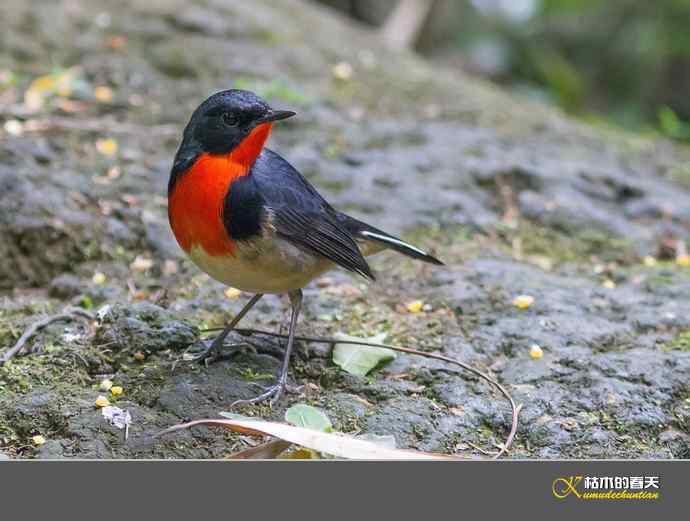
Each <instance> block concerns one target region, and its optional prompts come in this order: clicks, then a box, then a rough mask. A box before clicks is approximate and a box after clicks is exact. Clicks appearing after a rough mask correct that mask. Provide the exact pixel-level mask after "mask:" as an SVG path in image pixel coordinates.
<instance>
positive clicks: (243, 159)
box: [228, 123, 273, 169]
mask: <svg viewBox="0 0 690 521" xmlns="http://www.w3.org/2000/svg"><path fill="white" fill-rule="evenodd" d="M272 127H273V124H272V123H262V124H261V125H257V126H256V127H254V129H252V131H251V132H250V133H249V134H248V135H247V137H245V138H244V139H243V140H242V141H241V142H240V144H239V145H237V146H236V147H235V148H234V149H233V150H232V151H231V152H230V153H229V154H228V161H230V162H232V163H236V164H239V165H243V166H245V167H246V168H247V169H249V167H251V166H252V164H253V163H254V161H256V158H257V157H258V156H259V154H260V153H261V149H263V147H264V144H265V143H266V140H267V139H268V136H270V135H271V128H272Z"/></svg>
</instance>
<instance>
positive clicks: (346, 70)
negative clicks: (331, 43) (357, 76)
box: [333, 62, 354, 81]
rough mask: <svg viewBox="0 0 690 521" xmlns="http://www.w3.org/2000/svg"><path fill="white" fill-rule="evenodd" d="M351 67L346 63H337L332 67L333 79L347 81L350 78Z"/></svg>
mask: <svg viewBox="0 0 690 521" xmlns="http://www.w3.org/2000/svg"><path fill="white" fill-rule="evenodd" d="M353 72H354V70H353V69H352V65H350V64H349V63H348V62H338V63H336V64H335V65H334V66H333V77H334V78H335V79H336V80H340V81H348V80H350V79H351V78H352V73H353Z"/></svg>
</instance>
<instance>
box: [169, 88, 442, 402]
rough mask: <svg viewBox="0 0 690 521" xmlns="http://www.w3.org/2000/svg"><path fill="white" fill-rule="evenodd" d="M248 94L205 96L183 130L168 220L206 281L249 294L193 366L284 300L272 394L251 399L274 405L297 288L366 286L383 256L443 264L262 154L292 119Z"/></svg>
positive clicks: (290, 340)
mask: <svg viewBox="0 0 690 521" xmlns="http://www.w3.org/2000/svg"><path fill="white" fill-rule="evenodd" d="M295 115H296V113H295V112H293V111H291V110H276V109H273V108H271V107H270V106H269V104H268V103H267V102H266V101H265V100H264V99H262V98H261V97H259V96H258V95H256V94H254V93H253V92H251V91H247V90H241V89H230V90H224V91H221V92H217V93H215V94H213V95H211V96H210V97H209V98H208V99H206V100H205V101H204V102H203V103H201V104H200V105H199V106H198V108H197V109H196V110H195V111H194V112H193V114H192V116H191V118H190V120H189V122H188V124H187V126H186V127H185V128H184V131H183V134H182V140H181V143H180V145H179V148H178V150H177V153H176V154H175V158H174V161H173V165H172V168H171V171H170V178H169V182H168V219H169V222H170V226H171V228H172V231H173V234H174V235H175V238H176V239H177V242H178V244H179V245H180V247H181V248H182V249H183V250H184V251H185V253H186V254H187V255H188V257H189V258H190V259H191V260H192V261H193V262H194V264H196V266H197V267H198V268H200V269H201V270H202V271H204V272H206V273H207V274H208V275H209V276H210V277H212V278H213V279H215V280H217V281H219V282H221V283H223V284H225V285H228V286H230V287H234V288H237V289H239V290H241V291H244V292H248V293H251V294H253V296H252V297H251V298H250V299H249V301H248V302H247V303H246V304H245V306H244V307H243V308H242V309H241V310H240V312H239V313H238V314H237V315H235V316H234V317H233V318H232V320H230V321H229V322H228V323H227V325H226V326H225V328H224V329H223V331H222V332H221V333H220V334H219V335H218V336H217V337H216V338H215V339H214V340H213V342H212V343H210V345H209V346H207V347H206V348H205V349H204V350H203V351H202V352H201V354H200V355H199V356H198V357H196V359H198V360H203V361H204V362H206V363H208V362H209V361H213V360H214V359H217V358H218V357H219V356H220V353H221V352H222V350H223V349H224V342H225V339H226V337H227V336H228V334H230V332H231V331H232V330H233V329H234V328H235V327H236V326H237V324H238V323H239V321H240V320H241V319H242V318H243V317H244V316H245V315H246V314H247V313H248V312H249V310H250V309H251V308H252V307H254V305H255V304H256V303H257V302H258V301H259V300H260V299H261V297H262V296H263V295H265V294H278V295H280V294H287V295H288V296H289V300H290V305H291V314H290V323H289V329H288V335H287V344H286V347H285V352H284V355H283V360H282V364H281V367H280V373H279V375H278V378H277V382H276V383H275V385H272V386H269V387H268V388H266V389H265V390H264V392H262V393H261V394H259V395H258V396H256V397H255V398H252V399H249V400H238V401H237V402H234V403H235V404H239V403H258V402H262V401H269V403H270V404H271V406H273V405H275V404H276V403H278V401H279V399H280V398H281V396H282V394H283V392H284V391H285V389H286V387H287V378H288V367H289V361H290V355H291V352H292V348H293V345H294V341H295V329H296V327H297V321H298V317H299V314H300V311H301V307H302V289H303V288H304V287H305V286H307V285H308V284H309V283H310V282H311V281H312V280H314V279H315V278H317V277H318V276H320V275H321V274H323V273H324V272H326V271H328V270H330V269H333V268H335V267H341V268H344V269H345V270H348V271H350V272H353V273H355V274H357V275H360V276H362V277H364V278H365V279H369V280H371V281H373V280H374V279H375V276H374V273H373V272H372V270H371V268H370V267H369V264H368V263H367V261H366V259H365V257H366V256H368V255H372V254H374V253H378V252H380V251H382V250H385V249H391V250H395V251H397V252H399V253H402V254H403V255H406V256H408V257H411V258H413V259H417V260H420V261H423V262H427V263H431V264H435V265H443V263H442V262H441V261H440V260H439V259H437V258H435V257H434V256H432V255H430V254H429V253H427V252H425V251H423V250H422V249H420V248H418V247H416V246H413V245H412V244H409V243H407V242H405V241H403V240H402V239H400V238H398V237H395V236H393V235H390V234H388V233H386V232H384V231H382V230H379V229H377V228H375V227H374V226H371V225H369V224H367V223H364V222H362V221H360V220H358V219H355V218H354V217H351V216H349V215H347V214H345V213H343V212H340V211H338V210H336V209H335V208H334V207H333V206H331V205H330V204H329V203H328V202H327V201H326V200H325V199H324V198H323V197H322V196H321V195H320V194H319V192H318V191H317V190H316V188H314V186H312V184H311V183H309V181H307V179H305V177H304V176H303V175H302V174H300V172H299V171H298V170H297V169H296V168H294V167H293V166H292V165H291V164H290V163H289V162H288V161H287V160H286V159H284V158H283V157H282V156H281V155H279V154H278V153H276V152H274V151H273V150H271V149H269V148H267V147H266V146H265V143H266V141H267V140H268V138H269V135H270V134H271V130H272V128H273V125H274V123H276V122H278V121H281V120H284V119H287V118H290V117H293V116H295Z"/></svg>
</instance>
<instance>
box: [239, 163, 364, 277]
mask: <svg viewBox="0 0 690 521" xmlns="http://www.w3.org/2000/svg"><path fill="white" fill-rule="evenodd" d="M251 177H252V178H253V179H252V180H253V181H254V183H256V186H257V189H258V191H259V193H260V194H261V196H262V199H263V204H264V205H265V207H266V208H267V209H268V211H269V212H270V214H271V216H272V221H271V222H272V224H273V226H274V227H275V230H276V233H277V234H278V235H279V236H280V237H282V238H284V239H286V240H287V241H289V242H291V243H292V244H294V245H295V246H297V247H299V248H301V249H303V250H305V251H308V252H309V253H313V254H317V255H320V256H322V257H325V258H327V259H329V260H331V261H333V262H335V263H336V264H338V265H339V266H342V267H343V268H345V269H347V270H350V271H353V272H355V273H359V274H360V275H363V276H364V277H367V278H370V279H373V278H374V275H373V273H372V272H371V269H370V268H369V265H368V264H367V261H366V260H365V259H364V257H363V256H362V253H361V252H360V251H359V247H358V246H357V243H356V242H355V240H354V238H353V237H352V235H351V234H350V232H349V231H348V229H347V228H346V227H345V226H344V225H343V224H342V223H341V222H340V221H339V220H338V218H337V214H336V212H335V210H333V208H332V207H331V206H330V205H329V204H328V203H327V202H326V201H325V200H324V199H323V197H321V195H320V194H319V193H318V192H317V191H316V189H315V188H314V187H313V186H312V185H311V184H309V182H308V181H307V180H306V179H304V177H302V175H301V174H300V173H299V172H298V171H297V170H295V169H294V168H293V167H292V166H291V165H290V164H289V163H288V162H287V161H285V160H284V159H283V158H282V157H280V156H279V155H278V154H276V153H275V152H272V151H271V150H268V149H264V150H263V151H262V152H261V154H260V155H259V157H258V158H257V160H256V162H255V163H254V165H253V166H252V170H251Z"/></svg>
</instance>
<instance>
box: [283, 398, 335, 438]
mask: <svg viewBox="0 0 690 521" xmlns="http://www.w3.org/2000/svg"><path fill="white" fill-rule="evenodd" d="M285 421H286V422H288V423H291V424H292V425H295V426H297V427H304V428H305V429H313V430H315V431H321V432H331V431H332V430H333V424H332V423H331V420H329V419H328V416H326V414H325V413H324V412H323V411H321V410H320V409H317V408H316V407H312V406H311V405H307V404H305V403H298V404H297V405H293V406H292V407H290V408H289V409H288V410H287V411H285Z"/></svg>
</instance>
